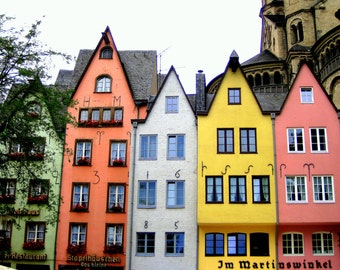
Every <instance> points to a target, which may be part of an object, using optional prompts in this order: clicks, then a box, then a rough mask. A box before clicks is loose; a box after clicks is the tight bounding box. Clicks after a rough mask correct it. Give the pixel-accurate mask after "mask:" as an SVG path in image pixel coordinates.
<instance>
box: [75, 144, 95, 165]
mask: <svg viewBox="0 0 340 270" xmlns="http://www.w3.org/2000/svg"><path fill="white" fill-rule="evenodd" d="M91 145H92V143H91V142H89V141H78V142H77V145H76V157H75V158H76V160H75V163H76V165H91Z"/></svg>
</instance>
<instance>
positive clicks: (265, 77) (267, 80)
mask: <svg viewBox="0 0 340 270" xmlns="http://www.w3.org/2000/svg"><path fill="white" fill-rule="evenodd" d="M268 84H270V78H269V74H268V73H267V72H265V73H263V85H268Z"/></svg>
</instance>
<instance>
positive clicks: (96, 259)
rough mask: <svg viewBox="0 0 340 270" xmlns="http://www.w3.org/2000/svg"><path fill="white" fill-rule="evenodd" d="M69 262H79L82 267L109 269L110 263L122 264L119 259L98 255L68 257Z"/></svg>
mask: <svg viewBox="0 0 340 270" xmlns="http://www.w3.org/2000/svg"><path fill="white" fill-rule="evenodd" d="M67 261H68V262H78V263H80V266H81V267H92V268H94V267H107V264H108V263H120V258H119V257H111V256H97V255H84V256H75V255H68V256H67Z"/></svg>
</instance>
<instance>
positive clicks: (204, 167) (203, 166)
mask: <svg viewBox="0 0 340 270" xmlns="http://www.w3.org/2000/svg"><path fill="white" fill-rule="evenodd" d="M204 169H208V167H207V166H205V165H204V164H203V161H202V169H201V170H202V177H203V171H204Z"/></svg>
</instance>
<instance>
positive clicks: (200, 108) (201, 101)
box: [196, 70, 206, 112]
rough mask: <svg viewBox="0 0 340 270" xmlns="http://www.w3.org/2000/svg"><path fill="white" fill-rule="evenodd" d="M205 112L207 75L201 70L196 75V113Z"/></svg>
mask: <svg viewBox="0 0 340 270" xmlns="http://www.w3.org/2000/svg"><path fill="white" fill-rule="evenodd" d="M205 110H206V96H205V74H204V73H203V70H199V71H198V73H197V74H196V112H204V111H205Z"/></svg>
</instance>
